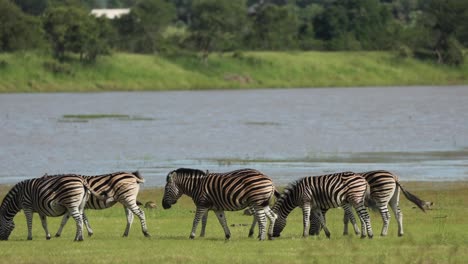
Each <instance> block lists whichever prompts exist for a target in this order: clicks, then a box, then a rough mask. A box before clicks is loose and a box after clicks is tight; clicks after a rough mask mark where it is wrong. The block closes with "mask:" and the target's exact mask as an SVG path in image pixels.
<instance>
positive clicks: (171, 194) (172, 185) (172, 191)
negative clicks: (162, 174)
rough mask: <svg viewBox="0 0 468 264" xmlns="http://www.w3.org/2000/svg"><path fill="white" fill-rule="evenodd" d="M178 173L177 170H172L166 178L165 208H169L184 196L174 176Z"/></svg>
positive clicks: (163, 202) (163, 204)
mask: <svg viewBox="0 0 468 264" xmlns="http://www.w3.org/2000/svg"><path fill="white" fill-rule="evenodd" d="M176 175H177V172H176V171H171V172H169V174H168V175H167V178H166V186H165V187H164V196H163V200H162V206H163V208H164V209H169V208H171V206H172V205H173V204H175V203H177V200H178V199H179V198H180V197H181V196H182V194H183V192H182V191H181V190H180V189H179V187H178V186H177V184H176V182H175V180H174V176H176Z"/></svg>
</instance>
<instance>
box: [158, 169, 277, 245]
mask: <svg viewBox="0 0 468 264" xmlns="http://www.w3.org/2000/svg"><path fill="white" fill-rule="evenodd" d="M274 191H275V188H274V185H273V182H272V181H271V179H270V178H269V177H268V176H266V175H264V174H263V173H261V172H259V171H257V170H253V169H240V170H235V171H231V172H227V173H209V172H204V171H201V170H195V169H185V168H181V169H177V170H174V171H171V172H170V173H169V174H168V176H167V178H166V186H165V189H164V197H163V201H162V205H163V207H164V209H169V208H170V207H171V206H172V205H173V204H175V203H176V202H177V200H178V199H179V198H180V197H181V196H182V195H184V194H185V195H188V196H189V197H191V198H192V199H193V201H194V202H195V205H196V207H197V212H196V215H195V219H194V224H193V227H192V233H191V235H190V238H194V237H195V231H196V228H197V225H198V222H199V221H200V219H201V218H202V217H206V213H207V212H208V210H213V211H215V213H216V216H217V217H218V220H219V221H220V223H221V225H222V226H223V228H224V232H225V236H226V239H229V238H230V231H229V228H228V227H227V223H226V220H225V215H224V211H237V210H242V209H245V208H246V207H250V208H252V209H253V210H254V211H255V213H256V217H257V218H258V221H259V226H260V228H259V229H260V230H259V234H260V235H259V238H260V239H261V240H263V239H265V236H266V229H265V227H266V218H268V219H269V220H270V229H271V231H272V228H273V224H272V223H274V220H275V219H276V215H275V214H274V213H273V211H272V210H271V209H270V207H269V201H270V198H271V197H272V195H273V193H274ZM271 231H269V232H268V234H269V235H270V234H271Z"/></svg>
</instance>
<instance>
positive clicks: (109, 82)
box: [0, 52, 468, 93]
mask: <svg viewBox="0 0 468 264" xmlns="http://www.w3.org/2000/svg"><path fill="white" fill-rule="evenodd" d="M467 83H468V63H465V64H464V65H462V66H461V67H458V68H456V67H450V66H443V65H437V64H434V63H431V62H424V61H419V60H416V59H409V58H408V59H402V58H397V56H396V55H395V54H393V53H391V52H242V53H226V54H223V55H220V54H212V55H211V56H210V57H209V58H208V60H207V61H206V62H203V61H202V60H201V59H200V58H198V57H196V56H191V55H186V56H182V57H173V58H167V57H161V56H157V55H137V54H125V53H115V54H113V55H112V56H106V57H101V58H99V60H98V61H97V63H96V64H95V65H83V64H81V63H79V62H78V61H76V60H75V61H74V60H72V61H69V62H66V63H65V64H64V65H61V64H59V63H58V62H55V61H53V60H52V59H51V58H50V55H47V54H44V53H41V52H19V53H0V93H12V92H99V91H155V90H194V89H248V88H289V87H349V86H399V85H401V86H404V85H460V84H467Z"/></svg>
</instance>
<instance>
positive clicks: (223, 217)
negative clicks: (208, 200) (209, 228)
mask: <svg viewBox="0 0 468 264" xmlns="http://www.w3.org/2000/svg"><path fill="white" fill-rule="evenodd" d="M207 212H208V211H207ZM215 214H216V217H218V220H219V223H220V224H221V226H222V227H223V229H224V234H225V236H226V239H227V240H229V239H230V238H231V231H229V227H228V225H227V221H226V215H225V214H224V211H215ZM205 215H206V214H205Z"/></svg>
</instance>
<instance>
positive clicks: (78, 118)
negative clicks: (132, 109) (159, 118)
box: [58, 114, 154, 123]
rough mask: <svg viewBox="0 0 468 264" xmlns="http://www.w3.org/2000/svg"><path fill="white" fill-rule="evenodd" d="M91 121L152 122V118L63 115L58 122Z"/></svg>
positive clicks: (113, 115) (114, 115)
mask: <svg viewBox="0 0 468 264" xmlns="http://www.w3.org/2000/svg"><path fill="white" fill-rule="evenodd" d="M93 119H116V120H119V121H152V120H154V118H152V117H144V116H130V115H122V114H86V115H63V116H62V118H61V119H59V120H58V121H59V122H64V123H67V122H71V123H75V122H76V123H86V122H89V121H90V120H93Z"/></svg>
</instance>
